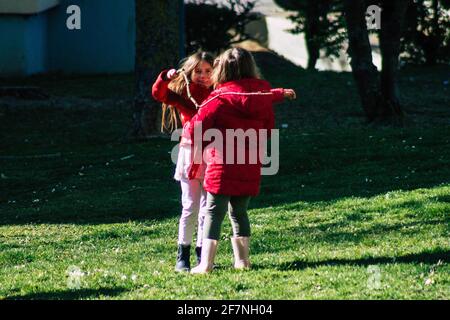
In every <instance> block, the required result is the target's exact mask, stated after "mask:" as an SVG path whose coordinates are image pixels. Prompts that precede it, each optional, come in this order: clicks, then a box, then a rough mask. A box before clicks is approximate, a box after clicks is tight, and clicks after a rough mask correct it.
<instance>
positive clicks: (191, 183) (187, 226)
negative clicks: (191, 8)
mask: <svg viewBox="0 0 450 320" xmlns="http://www.w3.org/2000/svg"><path fill="white" fill-rule="evenodd" d="M180 184H181V202H182V205H183V210H182V212H181V218H180V225H179V229H178V244H182V245H190V244H191V242H192V237H193V234H194V228H195V223H196V222H197V221H198V230H197V247H201V246H202V236H203V222H204V219H205V209H206V194H207V193H206V191H205V190H204V189H203V186H202V180H199V179H194V180H189V179H187V178H186V177H181V179H180Z"/></svg>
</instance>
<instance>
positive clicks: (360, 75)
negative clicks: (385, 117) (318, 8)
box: [344, 0, 380, 122]
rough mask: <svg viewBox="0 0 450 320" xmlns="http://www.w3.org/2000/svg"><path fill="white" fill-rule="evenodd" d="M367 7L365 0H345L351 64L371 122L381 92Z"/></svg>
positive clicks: (364, 107) (375, 113) (375, 112)
mask: <svg viewBox="0 0 450 320" xmlns="http://www.w3.org/2000/svg"><path fill="white" fill-rule="evenodd" d="M366 9H367V7H366V4H365V1H360V0H345V2H344V11H345V19H346V21H347V32H348V40H349V48H348V54H349V56H350V58H351V62H350V65H351V67H352V72H353V77H354V79H355V82H356V86H357V88H358V93H359V96H360V98H361V104H362V107H363V109H364V112H365V114H366V117H367V119H368V121H369V122H371V121H373V120H375V119H376V118H377V117H378V113H379V111H378V105H379V101H380V94H379V85H378V72H377V68H376V67H375V65H374V64H373V63H372V48H371V46H370V42H369V35H368V31H367V24H366V19H365V14H366Z"/></svg>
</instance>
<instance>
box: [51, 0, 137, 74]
mask: <svg viewBox="0 0 450 320" xmlns="http://www.w3.org/2000/svg"><path fill="white" fill-rule="evenodd" d="M73 4H74V5H78V6H79V7H80V9H81V30H68V29H67V27H66V20H67V18H68V16H69V15H68V14H67V13H66V10H67V7H68V6H69V5H73ZM48 37H49V39H48V40H49V41H48V45H49V46H48V52H49V57H48V62H49V64H48V69H49V70H50V71H64V72H66V73H115V72H131V71H133V70H134V57H135V3H134V0H95V1H92V0H61V1H60V5H59V6H58V7H56V8H54V9H51V10H50V11H49V12H48Z"/></svg>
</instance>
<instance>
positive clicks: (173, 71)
mask: <svg viewBox="0 0 450 320" xmlns="http://www.w3.org/2000/svg"><path fill="white" fill-rule="evenodd" d="M176 76H177V70H176V69H170V70H169V71H167V79H169V80H172V79H174V78H175V77H176Z"/></svg>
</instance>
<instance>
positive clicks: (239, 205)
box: [203, 192, 250, 240]
mask: <svg viewBox="0 0 450 320" xmlns="http://www.w3.org/2000/svg"><path fill="white" fill-rule="evenodd" d="M249 202H250V197H249V196H225V195H221V194H212V193H209V192H208V195H207V197H206V210H205V221H204V225H203V239H212V240H219V238H220V229H221V226H222V222H223V219H224V218H225V214H226V213H227V211H228V213H229V216H230V220H231V226H232V228H233V236H235V237H249V236H250V221H249V219H248V215H247V208H248V204H249Z"/></svg>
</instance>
